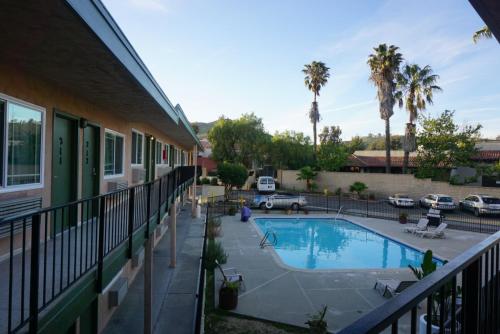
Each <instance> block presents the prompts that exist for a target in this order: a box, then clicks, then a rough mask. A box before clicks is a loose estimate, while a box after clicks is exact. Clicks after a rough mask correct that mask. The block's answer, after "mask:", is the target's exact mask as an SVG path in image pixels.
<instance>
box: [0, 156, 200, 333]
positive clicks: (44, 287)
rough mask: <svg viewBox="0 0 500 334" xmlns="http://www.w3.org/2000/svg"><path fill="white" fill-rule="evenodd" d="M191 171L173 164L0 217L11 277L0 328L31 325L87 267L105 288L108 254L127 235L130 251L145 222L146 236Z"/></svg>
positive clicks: (4, 287)
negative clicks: (145, 177)
mask: <svg viewBox="0 0 500 334" xmlns="http://www.w3.org/2000/svg"><path fill="white" fill-rule="evenodd" d="M193 177H194V167H193V166H184V167H178V168H176V169H174V170H172V171H171V172H170V173H168V174H166V175H164V176H162V177H160V178H158V179H156V180H154V181H151V182H148V183H144V184H140V185H136V186H133V187H130V188H128V189H123V190H118V191H115V192H111V193H107V194H104V195H100V196H96V197H92V198H87V199H82V200H78V201H75V202H72V203H68V204H64V205H60V206H54V207H50V208H44V209H40V210H36V211H32V212H30V213H25V214H23V215H17V216H12V217H9V218H6V219H3V220H1V221H0V229H4V230H7V231H8V235H7V236H6V237H5V238H4V239H3V240H2V242H3V243H4V244H7V245H8V246H7V249H6V255H4V256H3V257H4V258H5V260H4V261H0V272H2V273H8V281H5V280H3V281H2V284H0V298H6V299H7V305H6V306H7V308H6V310H7V314H6V315H3V314H0V318H1V319H5V321H2V322H0V332H7V333H15V332H18V331H20V330H21V329H23V328H24V327H25V326H26V325H27V324H29V331H30V332H31V333H35V332H36V331H37V326H38V316H39V313H40V312H41V311H43V310H45V309H46V308H47V307H48V306H51V305H54V304H55V303H54V301H55V300H56V299H57V298H58V297H59V296H61V294H62V293H64V292H65V291H67V290H68V289H70V288H71V287H72V286H73V285H74V284H75V283H76V282H78V281H79V279H81V278H82V277H83V276H85V274H87V273H88V272H90V271H93V270H96V271H97V273H96V279H97V286H98V291H97V292H102V289H103V288H104V287H103V283H104V282H103V267H104V261H105V258H106V257H107V256H108V255H109V254H110V253H112V252H113V250H115V249H116V248H117V247H119V246H120V245H123V244H124V243H127V244H128V256H129V257H132V249H133V248H132V246H133V236H134V235H135V234H136V233H139V230H140V229H141V228H143V227H144V228H145V237H146V238H147V237H149V234H150V232H149V225H150V223H151V219H152V218H153V217H156V218H157V220H156V221H153V222H152V223H159V222H160V218H161V216H162V214H163V213H166V212H167V210H168V208H169V205H170V203H172V201H173V200H174V199H175V198H176V197H178V196H180V195H181V194H182V193H183V191H184V190H185V189H186V188H187V186H188V185H189V184H190V183H191V182H192V181H193ZM3 310H5V308H1V310H0V312H4V311H3Z"/></svg>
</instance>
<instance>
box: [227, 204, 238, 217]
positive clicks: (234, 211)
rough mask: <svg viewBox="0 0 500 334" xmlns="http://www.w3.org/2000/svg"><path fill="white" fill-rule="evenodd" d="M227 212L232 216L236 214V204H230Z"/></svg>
mask: <svg viewBox="0 0 500 334" xmlns="http://www.w3.org/2000/svg"><path fill="white" fill-rule="evenodd" d="M227 213H228V214H229V215H230V216H234V215H235V214H236V208H235V207H234V206H230V207H229V210H228V211H227Z"/></svg>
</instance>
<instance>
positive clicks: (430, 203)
mask: <svg viewBox="0 0 500 334" xmlns="http://www.w3.org/2000/svg"><path fill="white" fill-rule="evenodd" d="M419 203H420V206H422V207H426V208H433V209H438V210H449V211H453V210H455V209H456V208H457V205H456V204H455V202H454V201H453V198H452V197H451V196H449V195H443V194H428V195H426V196H424V197H422V198H421V199H420V201H419Z"/></svg>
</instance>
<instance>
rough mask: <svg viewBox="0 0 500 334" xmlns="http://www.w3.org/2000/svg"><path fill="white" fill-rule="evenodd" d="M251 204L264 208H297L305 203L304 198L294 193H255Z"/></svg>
mask: <svg viewBox="0 0 500 334" xmlns="http://www.w3.org/2000/svg"><path fill="white" fill-rule="evenodd" d="M253 205H254V206H256V207H258V208H260V209H262V210H265V209H272V208H282V209H286V208H291V209H292V210H299V209H300V208H302V207H304V206H306V205H307V201H306V198H305V197H304V196H301V195H294V194H272V195H261V194H260V195H256V196H255V198H254V200H253Z"/></svg>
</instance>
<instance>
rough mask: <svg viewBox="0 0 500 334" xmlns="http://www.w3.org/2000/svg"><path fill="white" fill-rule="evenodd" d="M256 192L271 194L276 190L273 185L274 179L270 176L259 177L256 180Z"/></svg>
mask: <svg viewBox="0 0 500 334" xmlns="http://www.w3.org/2000/svg"><path fill="white" fill-rule="evenodd" d="M257 190H258V191H265V192H273V191H275V190H276V186H275V184H274V178H272V177H271V176H261V177H259V179H258V180H257Z"/></svg>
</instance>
